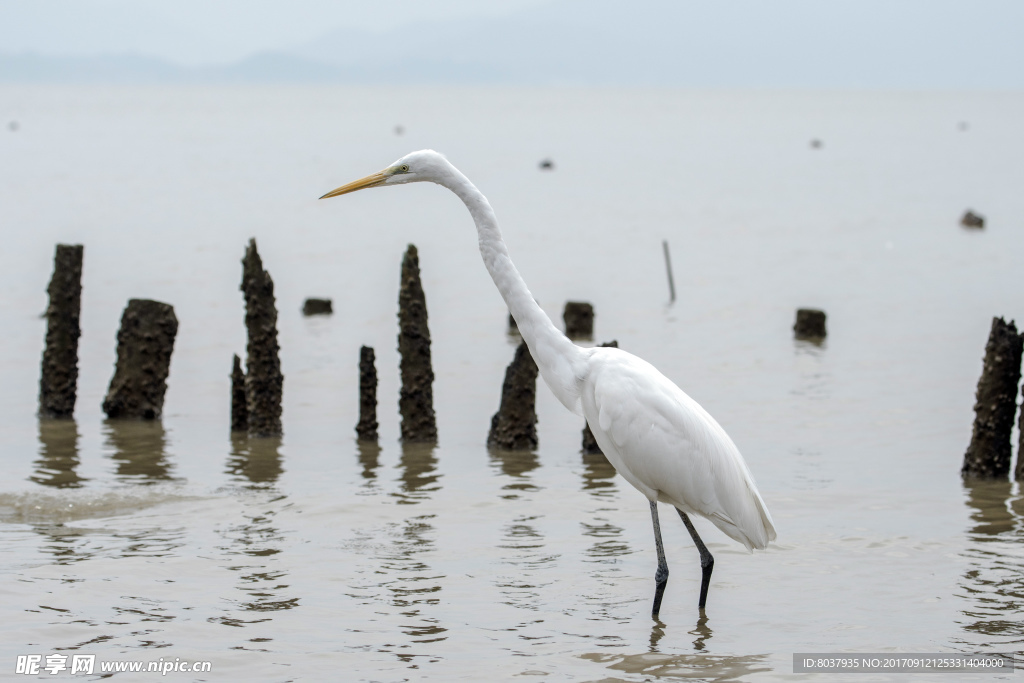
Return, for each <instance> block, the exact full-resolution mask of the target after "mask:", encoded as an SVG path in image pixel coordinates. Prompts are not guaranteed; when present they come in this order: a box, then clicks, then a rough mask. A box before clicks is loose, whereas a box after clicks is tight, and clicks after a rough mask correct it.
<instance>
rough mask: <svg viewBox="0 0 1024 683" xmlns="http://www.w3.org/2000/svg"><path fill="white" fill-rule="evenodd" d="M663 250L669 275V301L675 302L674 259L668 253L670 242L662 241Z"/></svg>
mask: <svg viewBox="0 0 1024 683" xmlns="http://www.w3.org/2000/svg"><path fill="white" fill-rule="evenodd" d="M661 250H662V251H663V252H665V271H666V272H667V273H668V300H669V301H670V302H674V301H675V300H676V283H675V280H674V279H673V278H672V258H671V257H670V256H669V253H668V240H662V241H661Z"/></svg>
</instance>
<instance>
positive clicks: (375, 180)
mask: <svg viewBox="0 0 1024 683" xmlns="http://www.w3.org/2000/svg"><path fill="white" fill-rule="evenodd" d="M388 177H389V176H388V174H387V173H385V172H384V171H380V172H378V173H372V174H370V175H368V176H366V177H365V178H360V179H359V180H356V181H354V182H351V183H349V184H348V185H342V186H341V187H339V188H338V189H336V190H331V191H330V192H328V193H327V194H325V195H324V196H323V197H321V198H320V199H327V198H328V197H337V196H339V195H343V194H348V193H349V192H355V191H356V190H362V189H364V188H367V187H376V186H377V185H380V184H381V183H383V182H384V181H385V180H387V179H388Z"/></svg>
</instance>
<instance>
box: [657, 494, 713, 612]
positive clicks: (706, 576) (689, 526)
mask: <svg viewBox="0 0 1024 683" xmlns="http://www.w3.org/2000/svg"><path fill="white" fill-rule="evenodd" d="M676 512H678V513H679V516H680V517H682V518H683V524H685V525H686V530H687V531H689V532H690V538H692V539H693V544H694V545H695V546H697V552H699V553H700V571H701V573H702V574H703V576H702V577H701V580H700V602H699V603H698V605H697V606H698V607H700V608H701V609H704V605H705V604H707V601H708V586H710V585H711V572H712V571H713V570H714V568H715V558H713V557H712V556H711V553H709V552H708V548H707V546H705V545H704V541H702V540H700V536H698V535H697V530H696V529H694V528H693V523H692V522H690V518H689V517H687V516H686V513H685V512H683V511H682V510H680V509H679V508H676ZM655 524H657V521H655ZM655 528H657V527H655Z"/></svg>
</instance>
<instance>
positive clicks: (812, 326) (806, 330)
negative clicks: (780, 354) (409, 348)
mask: <svg viewBox="0 0 1024 683" xmlns="http://www.w3.org/2000/svg"><path fill="white" fill-rule="evenodd" d="M793 332H795V333H796V338H797V339H806V340H812V341H813V340H820V339H824V338H825V336H826V332H825V311H819V310H818V309H816V308H798V309H797V311H796V324H795V325H793Z"/></svg>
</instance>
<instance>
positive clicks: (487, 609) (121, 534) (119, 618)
mask: <svg viewBox="0 0 1024 683" xmlns="http://www.w3.org/2000/svg"><path fill="white" fill-rule="evenodd" d="M8 120H17V121H18V122H19V124H20V125H19V127H18V130H17V131H10V130H9V129H6V128H5V129H3V130H2V131H0V160H2V163H0V206H3V207H4V209H3V216H4V228H5V229H4V236H5V249H4V250H3V251H2V253H0V297H2V301H3V306H0V324H2V328H3V329H4V331H5V344H4V345H3V347H2V352H0V369H2V370H0V371H2V376H3V378H4V382H3V384H2V386H0V445H2V448H0V458H2V465H3V468H4V472H5V473H6V475H7V476H6V477H5V480H4V483H3V485H2V487H0V521H2V525H0V530H2V532H3V535H4V543H3V544H2V546H0V547H2V549H3V551H2V552H3V555H2V560H0V562H2V567H3V570H4V575H5V576H6V577H8V578H7V580H6V581H4V583H3V584H2V586H0V591H2V600H0V616H2V619H0V623H2V624H3V626H2V627H0V628H2V629H3V632H2V637H0V643H2V645H0V650H2V652H0V666H3V667H9V668H10V670H13V667H14V661H15V659H16V656H17V655H19V654H32V653H38V654H50V653H53V652H60V653H65V654H69V653H90V654H96V655H98V658H99V659H100V660H105V661H109V660H115V659H139V660H146V661H150V660H157V659H159V658H161V657H163V658H164V659H165V660H167V659H174V658H180V659H183V660H184V659H188V660H209V661H211V662H212V673H211V674H204V675H198V676H196V677H195V679H196V680H223V679H227V678H238V679H246V680H268V681H286V680H300V679H301V680H332V679H345V680H366V681H401V680H419V679H435V680H503V679H512V678H518V677H520V676H523V677H537V678H544V677H546V678H548V679H549V680H570V681H614V680H624V681H642V680H673V679H697V680H755V681H757V680H775V679H790V678H796V677H797V676H796V675H794V674H793V673H792V653H794V652H832V651H849V652H890V651H891V652H933V651H956V652H983V651H993V652H1013V651H1015V650H1016V651H1019V650H1020V647H1021V646H1020V643H1021V641H1022V639H1024V627H1022V625H1021V624H1022V622H1021V620H1020V618H1019V612H1020V609H1021V606H1022V602H1024V569H1022V567H1024V522H1022V519H1024V497H1022V496H1021V494H1020V490H1019V486H1018V485H1016V484H1011V483H1009V482H992V483H975V484H970V485H964V483H963V482H962V481H961V479H960V477H959V473H958V472H959V466H960V462H961V458H962V454H963V451H964V449H965V447H966V445H967V442H968V440H969V438H970V428H971V420H972V417H973V414H972V410H971V409H972V405H973V398H974V397H973V392H974V385H975V383H976V381H977V377H978V373H979V372H980V369H981V362H980V361H981V355H982V352H983V348H984V344H985V339H986V337H987V334H988V328H989V324H990V321H991V318H992V316H994V315H1003V316H1006V317H1007V318H1010V317H1016V318H1017V319H1022V318H1024V305H1022V300H1021V297H1020V282H1021V279H1020V275H1019V271H1020V265H1019V264H1020V254H1021V253H1022V250H1021V248H1022V246H1024V218H1022V216H1024V196H1022V195H1021V193H1020V191H1019V188H1020V187H1021V186H1022V181H1024V170H1022V167H1021V164H1020V161H1019V160H1020V159H1021V158H1024V154H1022V152H1024V137H1022V135H1021V131H1020V124H1019V122H1020V121H1022V120H1024V96H1021V95H1018V94H978V93H973V94H896V93H889V94H882V93H875V94H869V93H860V94H858V93H847V94H837V93H833V94H829V93H818V94H808V93H771V92H764V93H729V92H717V93H716V92H705V93H701V92H677V91H668V90H660V91H656V90H650V91H646V90H628V91H627V90H601V91H589V90H564V91H549V90H511V89H492V90H486V89H480V90H457V89H452V90H436V89H345V88H285V87H281V88H262V87H261V88H238V89H213V88H210V89H204V88H155V89H142V88H70V87H49V88H29V87H3V88H0V122H3V121H8ZM960 122H966V123H967V127H966V130H962V129H961V127H960V126H959V125H958V124H959V123H960ZM396 125H402V126H403V127H404V130H405V131H406V132H405V134H404V135H402V136H396V134H395V132H394V127H395V126H396ZM812 138H818V139H820V140H822V141H823V146H822V147H821V148H818V149H815V148H812V147H811V146H810V145H809V142H810V140H811V139H812ZM422 147H433V148H435V149H438V150H440V151H443V152H445V153H447V154H448V156H449V158H450V159H452V160H453V161H454V162H455V163H456V164H457V165H459V166H460V167H461V168H462V169H463V170H464V171H465V172H466V173H467V174H468V175H469V176H470V177H471V178H473V179H474V181H476V182H477V184H478V185H479V186H480V187H481V189H482V190H483V191H484V192H485V193H486V194H487V195H488V196H489V198H490V200H491V202H492V204H493V205H494V207H495V209H496V211H497V213H498V215H499V218H500V219H501V220H502V225H503V229H504V231H505V234H506V239H507V241H508V243H509V246H510V249H511V252H512V256H513V258H514V259H515V261H516V263H517V265H518V266H519V268H520V270H521V272H522V273H523V275H524V277H525V279H526V281H527V282H528V283H529V284H530V286H531V289H532V291H533V293H534V295H535V296H536V298H537V299H538V300H539V301H540V303H541V304H542V306H543V307H544V308H545V310H547V311H548V313H549V314H550V315H551V316H552V317H553V318H556V319H557V318H559V317H560V314H561V307H562V305H563V303H564V302H565V301H566V300H570V299H573V300H577V299H581V300H587V301H591V302H593V304H594V306H595V309H596V312H597V321H596V332H595V342H600V341H605V340H610V339H617V340H618V341H619V344H620V346H621V347H622V348H625V349H627V350H629V351H632V352H635V353H637V354H638V355H641V356H642V357H644V358H646V359H647V360H649V361H651V362H652V363H654V364H655V365H656V366H657V367H659V368H660V369H661V370H662V371H663V372H664V373H665V374H667V375H668V376H669V377H671V378H673V379H674V380H676V381H677V382H678V383H679V384H680V386H682V387H683V388H684V389H685V390H686V391H687V392H688V393H690V395H691V396H693V397H694V398H696V399H697V400H698V401H699V402H700V403H701V404H702V405H703V406H704V407H705V408H707V409H708V410H709V411H710V412H711V413H712V414H713V415H715V416H716V418H717V419H718V420H719V422H720V423H721V424H722V425H723V426H724V427H725V428H726V430H727V431H728V432H729V433H730V434H731V435H732V437H733V439H734V440H735V441H736V442H737V444H738V445H739V447H740V449H741V450H742V451H743V453H744V455H745V457H746V459H747V461H748V463H749V465H750V467H751V469H752V471H753V472H754V475H755V477H756V478H757V481H758V484H759V488H760V490H761V493H762V495H763V496H764V498H765V500H766V502H767V503H768V506H769V508H770V509H771V511H772V514H773V515H774V518H775V521H776V526H777V528H778V532H779V538H778V542H777V543H775V544H773V545H772V546H771V547H770V548H769V549H768V550H767V551H766V552H758V553H755V554H747V553H745V552H744V551H743V550H742V548H740V547H739V546H738V545H737V544H735V543H733V542H731V541H729V540H728V539H727V538H725V537H724V536H723V535H722V534H720V533H718V532H717V531H716V530H714V529H713V528H712V527H711V526H710V525H709V524H707V523H704V522H703V520H698V521H697V525H698V529H699V530H700V531H701V533H702V535H703V537H704V539H705V541H706V542H707V543H708V546H709V548H710V550H711V551H712V552H713V553H714V555H715V557H716V560H717V561H716V565H715V574H714V578H713V581H712V586H711V591H710V595H709V602H708V609H707V611H706V613H705V614H704V615H699V614H698V611H697V609H696V600H697V592H698V589H699V578H700V571H699V566H698V558H697V553H696V551H695V550H694V549H693V547H692V544H691V542H690V540H689V537H688V535H687V534H686V533H685V530H684V528H683V527H682V525H681V524H678V523H676V522H674V521H671V518H669V517H668V516H667V515H664V516H663V524H664V533H665V537H666V544H667V548H666V551H667V553H668V560H669V564H670V567H671V570H672V575H671V579H670V581H669V586H668V590H667V592H666V597H665V603H664V605H663V607H662V613H661V619H662V621H661V622H652V621H651V619H650V614H649V610H650V600H651V597H652V595H653V574H654V568H655V559H654V547H653V542H652V537H651V530H650V519H649V514H648V508H647V505H646V502H645V501H644V499H643V498H642V497H641V496H640V494H638V493H637V492H636V491H634V490H633V489H632V488H631V487H629V486H628V485H627V484H625V482H624V481H623V480H622V479H621V478H619V477H617V476H615V475H614V472H613V471H612V470H611V469H610V468H609V467H608V466H607V464H606V463H605V462H603V461H602V460H601V459H600V458H595V457H590V456H583V455H581V454H580V453H579V442H580V430H581V428H582V426H583V425H582V424H581V422H580V418H577V417H575V416H573V415H570V414H569V413H567V412H566V411H565V410H564V409H563V408H561V406H560V405H558V404H557V402H556V401H555V400H554V398H553V397H552V396H551V395H550V393H549V392H548V391H547V390H546V389H545V388H540V389H539V391H538V414H539V417H540V423H539V425H538V428H539V435H540V448H539V449H538V450H537V451H536V452H535V453H509V452H495V451H489V450H488V449H487V448H486V446H485V444H484V441H485V438H486V432H487V426H488V424H489V420H490V416H491V414H492V413H493V412H494V410H496V408H497V405H498V399H499V392H500V386H501V380H502V377H503V373H504V367H505V365H506V364H507V363H508V362H509V361H510V360H511V358H512V354H513V351H514V344H515V343H516V341H517V340H516V339H515V338H514V337H510V336H509V335H507V333H506V330H505V319H506V311H505V309H504V306H503V304H502V302H501V299H500V297H499V296H498V294H497V293H496V291H495V290H494V288H493V285H491V283H490V281H489V279H488V277H487V274H486V271H485V270H484V268H483V267H482V265H481V264H480V262H479V255H478V253H477V252H476V245H475V240H474V239H473V235H472V224H471V222H470V220H469V218H468V216H467V215H466V213H465V210H464V208H463V207H462V206H461V204H460V203H459V202H458V201H457V200H456V199H455V198H454V197H452V196H451V195H450V194H448V193H447V192H445V191H444V190H442V189H440V188H437V187H433V186H429V187H428V186H413V187H408V188H401V189H387V190H375V191H372V192H364V193H359V194H357V195H353V196H351V197H345V198H340V199H336V200H331V201H330V202H317V201H316V197H318V196H320V195H321V194H322V193H323V192H324V191H326V190H329V189H331V188H333V187H336V186H337V185H340V184H341V183H343V182H347V181H349V180H352V179H354V178H356V177H359V176H362V175H364V174H366V173H368V172H371V171H374V170H377V169H379V168H380V167H382V166H384V165H385V164H387V163H389V162H391V161H392V160H393V159H395V158H397V157H398V156H400V155H401V154H403V153H405V152H407V151H410V150H412V149H419V148H422ZM545 157H549V158H551V159H552V160H553V161H554V163H555V169H554V170H553V171H550V172H542V171H540V170H538V168H537V163H538V161H539V160H540V159H542V158H545ZM968 207H970V208H973V209H975V210H976V211H978V212H980V213H982V214H984V215H985V216H986V218H987V219H988V223H987V226H986V228H985V230H984V231H979V232H971V231H966V230H963V229H962V228H960V227H959V226H958V225H957V221H958V219H959V216H960V214H961V213H962V212H963V211H964V210H965V209H966V208H968ZM250 236H256V238H257V240H258V242H259V247H260V252H261V254H262V256H263V260H264V264H265V266H266V267H267V269H268V270H269V271H270V273H271V275H272V276H273V277H274V280H275V285H276V293H277V297H278V305H279V309H280V319H279V329H280V339H281V347H282V365H283V371H284V374H285V385H284V391H285V406H284V425H285V436H284V438H283V439H281V440H274V439H265V440H249V439H246V438H232V437H231V436H230V435H229V433H228V424H229V420H228V417H229V415H228V412H229V388H230V385H229V379H228V375H229V372H230V369H231V367H230V363H231V355H232V354H233V353H241V352H242V351H243V350H244V344H245V332H244V327H243V302H242V297H241V293H240V292H239V291H238V284H239V282H240V279H241V266H240V263H239V261H240V259H241V257H242V255H243V252H244V247H245V243H246V241H247V239H248V238H249V237H250ZM662 239H668V240H669V242H670V244H671V246H672V256H673V263H674V266H675V281H676V288H677V291H678V301H677V302H676V303H675V304H673V305H669V303H668V301H667V299H668V292H667V284H666V281H665V273H664V267H663V262H662V254H661V245H660V242H661V240H662ZM56 242H81V243H83V244H85V270H84V275H83V287H84V289H83V300H82V307H83V313H82V324H83V336H82V340H81V345H80V359H81V362H80V366H81V372H80V377H79V399H78V407H77V411H76V419H75V421H71V422H54V421H45V420H43V421H41V420H39V419H38V418H36V417H35V416H34V413H35V410H36V396H37V393H38V371H39V358H40V354H41V351H42V340H43V336H44V332H45V329H44V321H43V320H41V319H40V318H39V314H40V313H41V312H42V311H43V310H44V309H45V306H46V298H45V289H46V284H47V281H48V279H49V276H50V269H51V267H52V253H53V245H54V243H56ZM408 242H415V243H416V244H417V246H418V247H419V251H420V260H421V267H422V270H423V278H424V288H425V290H426V293H427V304H428V309H429V312H430V321H431V334H432V337H433V354H434V355H433V358H434V370H435V373H436V375H437V379H436V381H435V385H434V392H435V407H436V409H437V414H438V429H439V433H440V444H439V445H438V446H437V447H436V448H435V447H424V446H402V445H400V444H398V443H397V437H398V416H397V409H396V407H397V394H398V357H397V352H396V351H395V334H396V319H395V312H396V300H397V293H398V273H399V264H400V259H401V254H402V251H403V250H404V247H405V244H406V243H408ZM307 296H327V297H331V298H333V299H334V309H335V311H336V313H335V315H334V316H332V317H329V318H322V317H321V318H303V317H302V316H301V314H300V307H301V304H302V300H303V299H304V298H305V297H307ZM131 297H147V298H155V299H158V300H161V301H166V302H168V303H171V304H173V305H174V306H175V310H176V312H177V316H178V318H179V321H180V328H179V333H178V338H177V341H176V346H175V352H174V357H173V361H172V367H171V376H170V379H169V388H168V392H167V398H166V404H165V415H164V418H163V420H162V421H161V422H160V423H149V424H145V423H132V422H118V421H106V420H104V419H103V415H102V413H101V411H100V409H99V405H100V402H101V401H102V398H103V394H104V392H105V389H106V385H107V383H108V382H109V380H110V375H111V374H112V369H113V361H114V350H115V344H114V336H115V334H116V331H117V324H118V320H119V318H120V314H121V310H122V309H123V307H124V305H125V303H126V301H127V299H128V298H131ZM800 306H815V307H821V308H823V309H825V310H826V311H827V312H828V315H829V319H828V326H829V337H828V340H827V341H826V342H824V343H823V344H820V345H815V344H811V343H808V342H799V341H794V340H793V338H792V331H791V329H790V328H791V326H792V322H793V317H794V309H795V308H797V307H800ZM362 344H368V345H371V346H374V347H375V349H376V352H377V368H378V373H379V375H380V386H379V389H378V398H379V400H380V407H379V415H378V419H379V421H380V423H381V436H382V438H381V446H380V447H379V448H376V447H369V446H366V445H360V444H357V443H356V442H355V441H354V431H353V427H354V425H355V423H356V421H357V417H358V416H357V411H358V387H357V363H358V349H359V346H360V345H362ZM1016 439H1017V434H1016V433H1015V434H1014V442H1015V444H1016ZM63 675H65V676H66V675H69V674H67V673H65V674H63ZM169 676H172V677H176V678H178V679H180V680H190V679H191V675H190V674H181V673H179V674H169ZM41 677H43V678H50V679H53V678H54V676H51V675H48V674H43V675H42V676H41ZM799 677H800V678H801V679H804V678H807V677H808V676H807V675H804V674H801V675H800V676H799ZM979 677H983V678H986V679H992V678H993V677H992V676H979ZM120 678H121V679H123V680H131V678H130V677H128V676H125V675H122V676H121V677H120ZM145 678H146V677H145V676H144V675H140V680H144V679H145ZM811 678H812V679H813V678H814V677H813V676H812V677H811ZM818 678H820V679H821V680H834V679H835V678H836V676H834V675H830V676H824V675H822V676H819V677H818ZM854 678H855V679H856V680H858V681H867V680H886V679H887V677H886V676H883V675H877V676H871V675H864V674H861V675H858V676H856V677H854ZM961 678H962V677H961ZM888 679H890V680H904V679H905V677H904V676H900V675H891V676H889V677H888Z"/></svg>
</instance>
